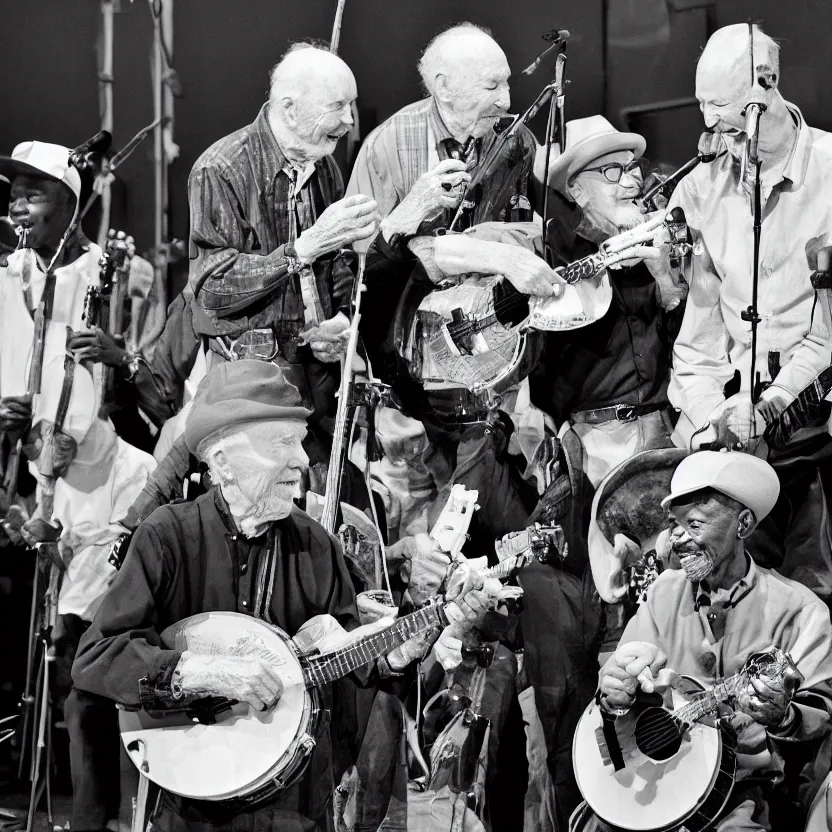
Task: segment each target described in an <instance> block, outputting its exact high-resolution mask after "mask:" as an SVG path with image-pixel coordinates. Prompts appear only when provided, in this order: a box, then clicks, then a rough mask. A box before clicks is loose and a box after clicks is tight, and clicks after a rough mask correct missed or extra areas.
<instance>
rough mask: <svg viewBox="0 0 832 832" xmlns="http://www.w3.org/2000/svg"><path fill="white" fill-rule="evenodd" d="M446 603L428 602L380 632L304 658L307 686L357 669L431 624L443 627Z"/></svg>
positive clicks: (342, 675)
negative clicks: (330, 650)
mask: <svg viewBox="0 0 832 832" xmlns="http://www.w3.org/2000/svg"><path fill="white" fill-rule="evenodd" d="M445 606H446V605H445V604H429V605H428V606H426V607H422V609H419V610H416V612H412V613H410V614H409V615H405V616H403V617H402V618H399V619H398V620H397V621H396V622H395V624H392V625H391V626H390V627H387V628H386V629H385V630H382V631H381V632H378V633H374V634H373V635H370V636H365V637H364V638H362V639H359V640H358V641H356V642H354V643H352V644H350V645H348V646H347V647H343V648H342V649H340V650H336V651H334V652H332V653H324V654H322V655H319V656H308V657H307V658H306V668H305V670H306V686H307V687H320V686H321V685H326V684H329V683H330V682H334V681H336V680H337V679H342V678H343V677H344V676H347V675H348V674H350V673H352V672H353V671H354V670H358V668H359V667H364V666H365V665H368V664H370V663H371V662H374V661H375V660H376V659H377V658H378V657H379V656H384V655H386V654H387V653H389V652H390V651H391V650H393V649H395V648H396V647H399V646H400V645H402V644H404V643H405V642H406V641H408V640H409V639H411V638H413V637H414V636H417V635H420V634H422V633H424V632H426V631H427V630H430V629H432V628H434V627H444V626H445V625H446V624H447V623H448V620H447V618H446V617H445Z"/></svg>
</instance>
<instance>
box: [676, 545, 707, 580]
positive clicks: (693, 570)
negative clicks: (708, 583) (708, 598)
mask: <svg viewBox="0 0 832 832" xmlns="http://www.w3.org/2000/svg"><path fill="white" fill-rule="evenodd" d="M680 563H681V565H682V569H684V570H685V576H686V577H687V579H688V580H689V581H690V582H691V583H692V584H698V583H700V581H703V580H705V578H707V577H708V575H710V574H711V572H713V571H714V559H713V558H712V557H711V556H710V555H709V554H708V553H707V552H701V551H700V552H694V553H693V554H690V555H683V556H682V557H681V559H680Z"/></svg>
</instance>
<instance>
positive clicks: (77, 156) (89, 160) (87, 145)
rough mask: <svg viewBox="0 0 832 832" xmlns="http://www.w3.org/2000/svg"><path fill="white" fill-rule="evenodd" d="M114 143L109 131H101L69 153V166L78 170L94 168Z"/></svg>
mask: <svg viewBox="0 0 832 832" xmlns="http://www.w3.org/2000/svg"><path fill="white" fill-rule="evenodd" d="M112 143H113V134H112V133H110V131H109V130H99V131H98V132H97V133H96V134H95V135H94V136H93V137H92V138H90V139H87V140H86V141H85V142H84V143H83V144H79V145H78V147H76V148H75V149H74V150H71V151H70V152H69V164H70V165H72V166H73V167H75V168H78V170H86V169H87V168H91V167H94V166H95V165H96V164H97V163H98V160H99V159H100V158H101V157H102V156H103V155H104V154H105V153H106V152H107V151H108V150H109V149H110V146H111V145H112Z"/></svg>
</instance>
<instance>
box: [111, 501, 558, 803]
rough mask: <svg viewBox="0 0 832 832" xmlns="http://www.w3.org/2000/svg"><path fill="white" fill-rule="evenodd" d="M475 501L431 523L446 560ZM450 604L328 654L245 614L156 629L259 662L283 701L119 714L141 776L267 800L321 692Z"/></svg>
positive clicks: (186, 788) (175, 786) (165, 637)
mask: <svg viewBox="0 0 832 832" xmlns="http://www.w3.org/2000/svg"><path fill="white" fill-rule="evenodd" d="M476 498H477V492H476V491H469V490H467V489H465V488H464V486H461V485H456V486H454V487H453V489H452V499H450V500H449V501H448V505H446V507H445V508H444V509H443V511H442V514H441V516H440V518H439V520H437V523H436V526H435V528H434V530H433V537H434V540H436V542H437V544H438V545H439V546H440V547H441V548H443V549H444V550H445V551H447V552H449V553H451V556H452V557H453V556H454V554H455V553H458V551H459V549H461V547H462V544H463V542H464V540H465V537H466V533H467V529H468V525H469V523H470V520H471V516H472V515H473V511H474V510H475V508H476ZM557 531H559V530H557ZM547 532H551V533H552V534H553V535H555V532H556V530H554V529H553V530H549V529H540V530H537V535H538V536H539V537H542V538H545V535H546V533H547ZM555 538H556V535H555ZM535 542H537V538H535ZM537 545H538V546H542V545H543V544H542V543H538V544H537ZM511 560H512V563H511V564H499V565H498V566H496V567H493V568H492V569H491V570H487V571H486V572H485V573H484V574H485V576H486V577H501V576H506V577H507V576H508V573H509V572H510V569H509V566H512V567H517V566H520V565H522V562H521V560H520V558H516V559H514V558H512V559H511ZM492 572H493V574H491V573H492ZM450 603H452V602H448V601H444V600H441V599H437V600H435V601H433V602H430V603H428V604H427V605H425V606H423V607H422V608H420V609H418V610H416V611H415V612H413V613H410V614H409V615H406V616H403V617H401V618H399V619H397V620H396V621H395V622H394V623H393V624H392V625H390V626H389V627H387V628H385V629H384V630H381V631H380V632H376V633H373V634H371V635H367V636H364V637H363V638H359V639H357V640H354V641H352V642H348V643H347V644H345V645H344V646H342V647H340V648H338V649H336V650H330V651H326V652H320V651H319V650H317V649H313V650H311V651H306V652H304V651H302V650H301V649H299V648H298V646H297V645H296V643H295V642H294V641H293V639H292V638H290V637H289V635H288V634H287V633H286V632H284V631H283V630H281V629H280V628H279V627H275V626H273V625H270V624H267V623H266V622H264V621H261V620H260V619H257V618H253V617H252V616H249V615H243V614H241V613H235V612H206V613H199V614H197V615H193V616H190V617H188V618H185V619H183V620H182V621H179V622H178V623H176V624H174V625H172V626H170V627H168V628H167V629H166V630H164V631H163V632H162V634H161V640H162V644H163V646H165V647H166V648H168V649H173V650H178V651H181V652H184V651H186V650H188V651H190V652H192V653H198V654H203V655H204V654H208V655H217V656H227V655H231V656H251V657H257V658H260V659H263V660H265V661H267V662H269V663H270V664H272V665H273V666H275V667H277V668H278V669H279V671H280V675H281V679H282V682H283V693H282V695H281V697H280V699H279V700H278V702H277V704H276V705H275V706H274V707H273V708H270V709H269V710H267V711H255V710H253V709H252V708H250V707H249V705H248V704H246V703H244V702H237V701H236V700H232V699H226V698H222V697H208V698H203V699H196V700H193V701H191V700H188V699H186V700H184V701H183V702H182V704H181V705H180V706H179V707H177V708H174V709H170V710H165V711H156V712H153V713H150V712H147V711H124V710H122V711H120V712H119V729H120V731H121V738H122V742H123V743H124V746H125V748H126V750H127V753H128V755H129V756H130V759H131V760H132V761H133V763H134V764H135V765H136V766H137V768H138V769H139V770H140V771H141V772H142V774H143V775H144V777H146V778H147V779H148V780H150V781H151V782H153V783H155V784H156V785H157V786H160V787H161V788H163V789H165V790H166V791H169V792H172V793H174V794H177V795H180V796H182V797H187V798H191V799H193V800H208V801H219V802H223V803H225V804H226V805H228V806H229V807H231V808H248V807H251V806H254V805H256V804H258V803H260V802H261V801H265V800H269V799H271V798H272V797H274V796H275V795H276V794H277V793H278V792H280V791H281V790H283V789H284V788H286V787H287V786H289V785H291V784H292V783H293V782H295V781H296V780H297V779H298V777H300V775H301V774H302V773H303V771H304V770H305V768H306V765H307V763H308V760H309V757H310V755H311V753H312V751H313V750H314V748H315V744H316V738H317V737H318V733H319V730H320V729H321V727H322V725H323V720H324V716H325V712H326V711H325V708H324V706H323V703H322V700H321V692H320V689H321V688H322V687H324V686H326V685H328V684H330V683H332V682H334V681H336V680H338V679H341V678H343V677H344V676H347V675H348V674H349V673H352V672H353V671H354V670H357V669H358V668H361V667H364V666H366V665H368V664H370V663H371V662H373V661H375V659H377V658H378V657H380V656H383V655H386V654H387V653H389V652H390V651H391V650H393V649H394V648H395V647H398V646H399V645H401V644H403V643H404V642H405V641H407V640H408V639H410V638H413V637H414V636H417V635H421V634H423V633H425V632H427V631H429V630H431V629H434V628H439V629H441V628H443V627H445V626H446V625H447V623H448V619H447V617H446V615H445V609H446V607H447V606H448V605H449V604H450ZM232 762H233V764H232Z"/></svg>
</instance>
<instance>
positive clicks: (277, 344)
mask: <svg viewBox="0 0 832 832" xmlns="http://www.w3.org/2000/svg"><path fill="white" fill-rule="evenodd" d="M218 340H219V342H220V345H221V347H222V351H223V352H224V353H225V355H226V357H227V358H228V359H230V360H231V361H237V360H239V359H241V358H256V359H259V360H260V361H274V359H275V358H277V356H278V355H280V356H281V357H282V358H284V359H285V360H286V361H287V362H288V363H289V364H300V363H303V362H302V361H301V360H300V356H299V355H298V352H299V350H300V349H301V348H302V347H303V345H302V344H301V343H300V338H298V337H289V338H286V339H279V338H278V337H277V336H276V335H275V333H274V331H273V330H272V329H271V328H269V327H264V328H260V329H249V330H247V331H246V332H243V333H242V334H241V335H239V336H237V337H236V338H233V337H231V336H229V335H223V336H220V338H219V339H218Z"/></svg>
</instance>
